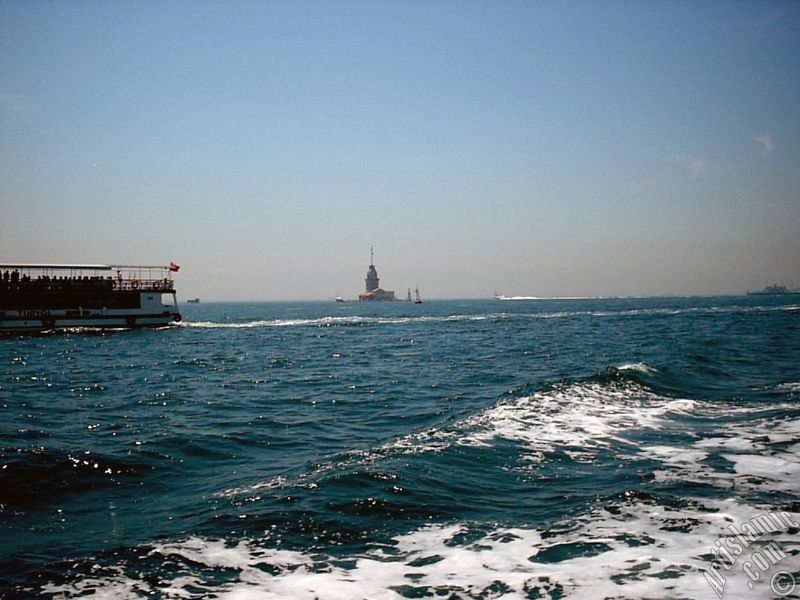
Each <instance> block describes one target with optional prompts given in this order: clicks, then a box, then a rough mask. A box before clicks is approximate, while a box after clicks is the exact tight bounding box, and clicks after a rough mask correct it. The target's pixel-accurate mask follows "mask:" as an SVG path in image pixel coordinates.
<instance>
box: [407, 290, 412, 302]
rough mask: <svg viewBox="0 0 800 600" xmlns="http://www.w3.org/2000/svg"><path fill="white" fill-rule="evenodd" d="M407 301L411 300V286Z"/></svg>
mask: <svg viewBox="0 0 800 600" xmlns="http://www.w3.org/2000/svg"><path fill="white" fill-rule="evenodd" d="M406 302H411V288H408V296H406Z"/></svg>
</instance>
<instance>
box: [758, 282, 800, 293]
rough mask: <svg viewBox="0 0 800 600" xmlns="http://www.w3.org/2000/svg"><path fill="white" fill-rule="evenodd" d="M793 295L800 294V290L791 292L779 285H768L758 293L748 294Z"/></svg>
mask: <svg viewBox="0 0 800 600" xmlns="http://www.w3.org/2000/svg"><path fill="white" fill-rule="evenodd" d="M792 294H800V289H794V290H790V289H789V288H787V287H786V286H785V285H778V284H777V283H774V284H772V285H768V286H766V287H765V288H764V289H763V290H759V291H757V292H747V295H748V296H787V295H792Z"/></svg>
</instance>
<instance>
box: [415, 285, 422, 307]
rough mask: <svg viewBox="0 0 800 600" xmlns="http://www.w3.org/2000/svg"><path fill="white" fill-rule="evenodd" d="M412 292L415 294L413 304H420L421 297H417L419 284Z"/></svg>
mask: <svg viewBox="0 0 800 600" xmlns="http://www.w3.org/2000/svg"><path fill="white" fill-rule="evenodd" d="M414 294H415V299H414V304H422V298H420V297H419V286H417V287H416V289H415V290H414Z"/></svg>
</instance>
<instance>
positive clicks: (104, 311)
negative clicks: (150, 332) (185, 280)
mask: <svg viewBox="0 0 800 600" xmlns="http://www.w3.org/2000/svg"><path fill="white" fill-rule="evenodd" d="M178 269H180V267H179V266H178V265H176V264H175V263H171V264H170V265H169V266H166V267H164V266H130V265H62V264H0V332H24V331H48V330H52V329H63V328H69V327H99V328H110V327H114V328H120V327H122V328H131V327H163V326H165V325H169V324H171V323H175V322H178V321H180V320H181V314H180V312H178V301H177V297H176V292H175V285H174V282H173V280H172V273H174V272H177V271H178Z"/></svg>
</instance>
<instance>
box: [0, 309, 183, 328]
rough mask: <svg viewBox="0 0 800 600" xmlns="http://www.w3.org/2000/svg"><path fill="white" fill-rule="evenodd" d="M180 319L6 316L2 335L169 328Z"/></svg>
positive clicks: (139, 315) (1, 320) (173, 315)
mask: <svg viewBox="0 0 800 600" xmlns="http://www.w3.org/2000/svg"><path fill="white" fill-rule="evenodd" d="M180 320H181V315H180V313H165V314H142V313H136V314H130V313H129V314H116V315H110V314H105V315H88V316H66V315H49V316H39V317H31V316H8V315H6V316H4V317H0V332H13V333H20V332H26V331H30V332H38V331H52V330H55V329H72V328H92V329H132V328H139V327H166V326H168V325H172V324H174V323H177V322H179V321H180Z"/></svg>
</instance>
